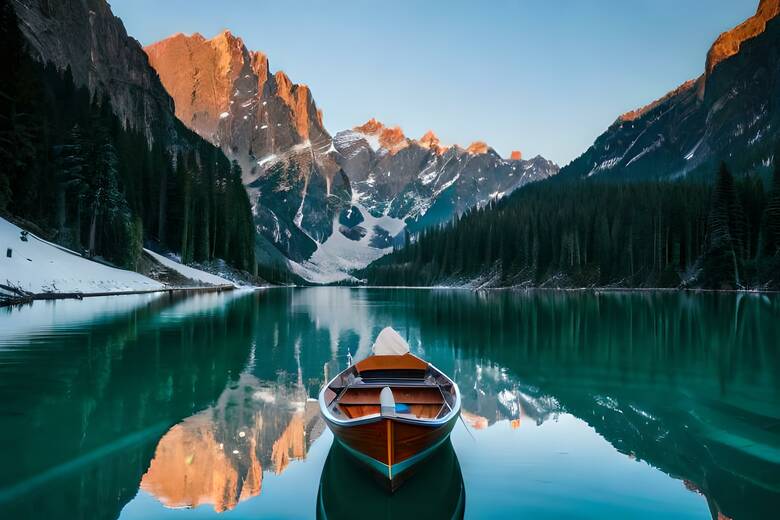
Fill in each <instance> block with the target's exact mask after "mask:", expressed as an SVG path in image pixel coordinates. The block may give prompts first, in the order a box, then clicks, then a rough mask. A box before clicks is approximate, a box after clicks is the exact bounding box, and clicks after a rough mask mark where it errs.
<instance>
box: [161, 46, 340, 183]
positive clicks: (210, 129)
mask: <svg viewBox="0 0 780 520" xmlns="http://www.w3.org/2000/svg"><path fill="white" fill-rule="evenodd" d="M146 52H147V54H148V55H149V62H150V63H151V65H152V67H154V69H155V70H156V71H157V73H158V74H159V75H160V79H161V80H162V83H163V85H164V86H165V88H166V89H167V90H168V92H169V93H170V94H171V96H172V97H173V98H174V99H175V100H176V115H177V116H178V117H179V119H181V120H182V121H183V122H184V124H186V125H187V126H189V127H190V128H191V129H192V130H194V131H196V132H197V133H198V134H200V135H201V136H202V137H204V138H206V139H208V140H209V141H211V142H213V143H214V144H216V145H218V146H221V147H222V149H223V151H224V152H225V153H226V154H227V155H228V156H230V157H231V158H233V159H235V160H237V161H238V162H239V164H240V165H241V167H242V170H243V174H244V179H245V181H246V182H250V181H252V180H254V179H256V178H257V177H258V176H259V175H260V174H262V173H263V172H264V171H265V170H266V169H267V167H268V166H270V165H271V164H273V163H274V162H276V161H278V160H280V159H282V158H285V157H291V156H298V157H297V160H298V162H302V161H305V162H307V165H309V164H308V163H310V162H311V160H312V159H313V160H314V161H315V162H316V163H317V166H318V167H319V168H320V169H321V170H323V173H325V174H326V175H327V177H328V178H329V179H331V178H332V176H333V175H334V174H335V173H336V172H337V171H338V167H337V166H336V165H335V162H333V160H332V155H333V154H332V152H333V151H332V149H331V138H330V135H329V134H328V132H327V131H326V130H325V128H324V127H323V124H322V112H321V111H320V110H319V109H318V108H317V105H316V104H315V102H314V99H313V98H312V95H311V91H310V90H309V88H308V87H307V86H306V85H299V84H295V83H293V82H292V81H291V80H290V78H289V77H288V76H287V75H286V74H285V73H284V72H282V71H277V72H276V73H273V74H272V73H271V72H270V69H269V64H268V58H267V57H266V56H265V54H263V53H262V52H256V51H250V50H248V49H247V48H246V46H245V45H244V42H243V40H241V38H238V37H236V36H234V35H233V34H231V33H230V31H223V32H221V33H220V34H218V35H217V36H215V37H214V38H211V39H209V40H207V39H206V38H204V37H203V36H202V35H200V34H198V33H195V34H193V35H191V36H187V35H184V34H181V33H179V34H176V35H174V36H171V37H169V38H166V39H164V40H161V41H159V42H157V43H154V44H152V45H149V46H148V47H146Z"/></svg>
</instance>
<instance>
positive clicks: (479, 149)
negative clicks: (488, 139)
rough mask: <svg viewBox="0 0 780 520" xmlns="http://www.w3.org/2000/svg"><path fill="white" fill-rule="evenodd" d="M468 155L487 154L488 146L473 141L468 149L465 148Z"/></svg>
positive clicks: (481, 142)
mask: <svg viewBox="0 0 780 520" xmlns="http://www.w3.org/2000/svg"><path fill="white" fill-rule="evenodd" d="M466 150H468V152H469V153H471V154H475V155H476V154H481V153H487V151H488V145H487V143H485V142H483V141H474V142H473V143H471V144H470V145H469V147H468V148H466Z"/></svg>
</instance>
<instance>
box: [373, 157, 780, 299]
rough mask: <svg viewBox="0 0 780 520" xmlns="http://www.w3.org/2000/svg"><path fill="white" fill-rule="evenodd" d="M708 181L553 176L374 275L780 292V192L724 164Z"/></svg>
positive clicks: (441, 231)
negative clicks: (711, 181) (614, 180)
mask: <svg viewBox="0 0 780 520" xmlns="http://www.w3.org/2000/svg"><path fill="white" fill-rule="evenodd" d="M712 176H713V178H715V179H716V180H715V182H714V185H713V184H706V183H703V182H637V183H627V184H618V183H602V182H598V181H595V180H590V181H578V182H570V181H565V180H552V179H551V180H549V181H543V182H540V183H536V184H532V185H529V186H527V187H525V188H522V189H521V190H520V191H519V192H517V193H515V194H513V195H512V196H510V197H509V198H508V199H506V200H504V201H501V202H499V203H497V204H491V205H490V206H488V207H486V208H482V209H478V210H475V211H472V212H470V213H469V214H467V215H465V216H464V217H463V218H461V219H459V220H457V221H454V222H452V223H450V224H447V225H446V226H443V227H440V228H436V229H431V230H428V231H424V232H423V233H422V234H421V235H420V236H419V238H418V239H417V240H416V241H413V242H412V243H408V244H407V245H406V246H405V247H404V248H402V249H400V250H398V251H396V252H394V253H393V254H392V255H390V256H388V257H385V258H383V259H381V260H378V261H377V262H375V263H374V264H372V265H371V266H369V268H368V269H366V270H365V271H364V272H363V273H362V276H364V277H366V278H367V279H368V282H369V283H371V284H375V285H449V284H457V285H463V284H470V285H474V286H480V285H485V286H518V285H519V286H533V287H539V286H541V287H553V288H554V287H606V286H615V287H704V288H712V289H734V288H777V287H780V232H779V231H780V168H776V170H775V174H774V180H773V182H772V187H771V189H769V190H767V189H766V188H765V183H764V181H763V180H762V179H761V178H760V177H757V176H743V177H740V178H738V179H736V180H735V178H734V177H733V176H732V174H731V173H730V172H729V170H728V168H727V167H726V166H725V165H723V166H722V167H721V169H720V170H719V171H718V172H712Z"/></svg>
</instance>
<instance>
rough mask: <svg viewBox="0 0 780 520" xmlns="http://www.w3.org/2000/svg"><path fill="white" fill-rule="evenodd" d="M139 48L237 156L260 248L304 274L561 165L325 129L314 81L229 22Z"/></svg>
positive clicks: (204, 129) (360, 130)
mask: <svg viewBox="0 0 780 520" xmlns="http://www.w3.org/2000/svg"><path fill="white" fill-rule="evenodd" d="M145 50H146V52H147V54H148V56H149V63H150V64H151V66H152V67H154V69H155V70H156V71H157V73H158V74H159V76H160V79H161V81H162V84H163V85H164V86H165V88H166V89H167V90H168V92H169V94H170V95H171V96H172V97H173V99H174V101H175V106H176V115H177V116H178V117H179V119H181V121H182V122H184V124H186V125H187V126H188V127H190V128H191V129H192V130H194V131H195V132H197V133H198V134H199V135H201V136H202V137H203V138H205V139H207V140H209V141H210V142H212V143H214V144H215V145H217V146H220V147H221V148H222V150H223V151H224V152H225V154H227V155H228V156H229V157H231V158H232V159H234V160H236V161H238V163H239V164H240V165H241V167H242V171H243V178H244V182H245V184H246V186H247V190H248V192H249V195H250V199H251V201H252V204H253V208H254V209H253V211H254V219H255V225H256V228H257V230H258V232H259V235H260V237H259V238H258V244H259V246H258V257H260V258H264V259H265V261H268V262H284V263H285V264H287V265H288V266H289V267H290V268H291V269H292V270H293V271H294V272H296V273H297V274H299V275H301V276H302V277H303V278H305V279H307V280H309V281H317V282H333V281H339V280H341V279H345V278H349V272H350V271H352V270H354V269H357V268H361V267H365V266H366V265H367V264H368V263H370V262H371V261H373V260H375V259H376V258H379V257H380V256H382V255H383V254H386V253H387V252H389V251H390V250H391V248H392V246H393V244H399V243H402V241H403V236H404V233H405V231H408V232H412V233H414V232H417V231H420V230H422V229H425V228H426V227H429V226H431V225H436V224H440V223H443V222H446V221H448V220H450V219H451V218H452V217H454V216H456V215H460V214H462V213H464V212H465V211H467V210H468V209H470V208H473V207H476V206H479V205H483V204H485V203H486V202H488V201H489V200H491V199H494V198H499V197H501V196H503V195H505V194H507V193H510V192H511V191H512V190H514V189H516V188H518V187H519V186H522V185H523V184H525V183H527V182H530V181H534V180H539V179H543V178H546V177H548V176H550V175H554V174H555V173H557V171H558V167H557V165H555V164H554V163H552V162H551V161H548V160H545V159H544V158H542V157H536V158H533V159H531V160H529V161H524V160H522V159H521V154H520V152H519V151H517V152H514V153H513V154H512V156H510V158H508V159H503V158H501V157H500V156H499V155H498V154H497V153H496V152H495V151H494V150H493V149H492V148H490V147H489V146H488V145H487V144H485V143H481V142H476V143H472V144H471V145H470V146H468V147H467V148H462V147H460V146H457V145H453V146H444V145H443V144H441V143H440V142H439V140H438V138H437V137H436V136H435V135H434V134H433V132H428V133H427V134H426V135H425V136H423V137H422V138H420V139H410V138H407V137H406V136H405V135H404V133H403V131H402V130H401V129H400V128H398V127H386V126H385V125H383V124H382V123H379V122H377V121H376V120H374V119H372V120H370V121H368V122H367V123H365V124H364V125H361V126H357V127H355V128H353V129H351V130H345V131H341V132H338V133H337V134H336V135H335V137H331V135H330V134H329V133H328V131H327V130H326V129H325V125H324V124H323V113H322V111H321V110H320V109H319V108H318V107H317V105H316V103H315V101H314V99H313V97H312V93H311V91H310V89H309V88H308V87H307V86H306V85H302V84H296V83H293V82H292V81H291V80H290V78H289V77H288V76H287V75H286V74H285V73H284V72H282V71H277V72H275V73H271V71H270V68H269V61H268V58H267V57H266V55H265V54H263V53H261V52H257V51H251V50H249V49H247V47H246V45H245V44H244V42H243V40H242V39H241V38H239V37H236V36H234V35H233V34H232V33H230V32H229V31H223V32H222V33H220V34H218V35H217V36H215V37H213V38H211V39H206V38H204V37H203V36H202V35H200V34H197V33H196V34H192V35H184V34H181V33H179V34H175V35H173V36H171V37H169V38H166V39H164V40H161V41H159V42H156V43H154V44H151V45H149V46H147V47H146V48H145ZM270 246H272V248H271V247H270ZM279 253H281V255H280V254H279Z"/></svg>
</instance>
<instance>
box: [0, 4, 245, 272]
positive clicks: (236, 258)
mask: <svg viewBox="0 0 780 520" xmlns="http://www.w3.org/2000/svg"><path fill="white" fill-rule="evenodd" d="M101 5H103V4H101ZM22 7H23V8H25V9H28V6H22ZM99 7H100V6H98V7H96V8H99ZM35 8H36V9H38V11H34V10H31V9H28V11H29V12H35V13H38V12H39V13H40V15H41V17H42V18H45V17H46V16H49V15H51V16H52V19H53V18H54V15H53V14H51V13H49V9H52V8H51V7H50V6H48V4H47V3H46V2H43V3H41V4H40V5H36V6H35ZM110 20H115V19H114V18H113V17H111V18H110ZM43 22H45V24H44V26H48V25H46V24H48V23H49V20H43ZM52 23H54V22H52ZM57 23H59V22H57ZM27 27H31V25H30V24H28V25H27ZM54 27H57V26H54ZM120 27H121V24H120ZM47 33H48V34H47V37H50V38H51V37H52V36H51V34H52V33H55V34H56V33H57V30H56V29H55V30H48V31H47ZM117 35H118V36H119V37H120V38H121V37H123V40H124V41H121V40H120V45H121V44H124V45H125V48H124V50H125V52H130V53H132V52H134V49H133V48H132V45H128V42H129V43H135V45H137V42H132V41H130V40H128V39H127V36H126V34H124V30H123V29H122V30H121V31H118V30H117V31H116V34H113V35H110V36H117ZM101 36H104V37H105V40H106V41H109V42H111V39H110V38H109V37H108V36H105V35H101ZM54 37H55V38H58V37H62V38H64V36H61V35H56V36H54ZM68 37H69V38H71V41H74V42H76V43H75V44H74V45H80V44H81V43H83V42H80V41H79V40H78V35H69V36H68ZM0 39H1V40H2V41H1V42H0V43H1V44H2V53H0V60H2V65H1V66H2V67H3V70H5V71H11V73H10V74H4V75H3V76H2V78H0V161H2V169H0V212H3V213H7V214H10V215H11V216H13V217H15V218H17V219H23V220H25V221H27V224H28V225H31V226H32V227H33V228H34V229H36V231H38V232H39V233H41V234H42V235H43V236H45V237H47V238H51V239H54V240H56V241H57V242H59V243H61V244H63V245H65V246H67V247H70V248H73V249H76V250H79V251H89V253H90V254H91V255H95V256H100V257H103V258H106V259H108V260H109V261H111V262H114V263H116V264H118V265H122V266H124V267H128V268H137V267H138V261H139V258H140V256H141V248H142V246H143V243H144V242H147V243H155V244H157V245H159V246H161V247H162V248H164V249H168V250H170V251H174V252H176V253H179V254H180V255H181V257H182V260H183V261H185V262H188V261H209V260H212V259H215V258H221V259H224V260H226V261H227V262H228V263H230V264H231V265H233V266H235V267H237V268H239V269H243V270H247V271H254V270H255V261H254V228H253V224H252V219H251V212H250V206H249V201H248V198H247V195H246V192H245V190H244V188H243V185H242V182H241V171H240V168H239V167H238V165H237V164H231V162H230V161H229V160H228V159H227V158H226V157H225V155H224V154H223V153H222V152H221V151H220V150H219V149H218V148H216V147H214V146H213V145H211V144H210V143H208V142H206V141H204V140H203V139H202V138H200V137H199V136H198V135H196V134H195V133H193V132H192V131H190V130H189V129H187V128H186V127H184V125H182V124H181V123H180V122H179V121H178V120H176V119H175V117H173V115H172V103H171V102H170V98H167V96H158V99H157V100H156V103H157V104H158V105H159V107H157V110H155V109H151V108H149V107H140V109H139V107H138V106H122V105H121V103H120V98H119V97H118V96H117V94H116V93H117V92H118V91H121V89H122V88H125V89H128V90H131V91H132V89H133V88H135V86H134V85H130V86H128V84H125V85H123V86H117V84H119V83H121V78H120V79H117V78H113V77H111V78H109V79H108V81H107V82H106V84H96V83H94V82H93V81H92V79H93V77H92V76H87V75H86V74H84V73H83V69H84V67H80V64H79V63H78V62H74V63H73V68H72V67H71V63H70V62H68V54H67V52H66V51H62V52H61V53H60V54H59V55H58V56H54V57H55V58H57V57H59V58H62V57H63V56H65V58H62V59H59V60H51V61H50V60H48V59H46V57H47V55H46V54H45V53H44V52H41V49H34V48H31V47H30V44H29V40H27V39H25V37H24V35H23V34H22V33H21V31H20V29H19V20H18V19H17V15H16V13H15V12H14V8H13V6H12V5H11V3H10V2H9V1H8V0H0ZM108 44H110V43H108ZM51 47H54V45H52V46H51ZM120 48H121V47H120ZM128 49H129V50H128ZM87 52H89V51H87ZM137 52H138V53H140V54H138V55H139V56H143V51H142V50H141V49H140V46H138V49H137ZM33 56H35V57H37V58H39V59H35V58H34V57H33ZM92 59H93V60H100V59H101V58H100V57H97V58H95V57H93V58H92ZM106 59H108V58H106ZM66 62H67V63H66ZM143 65H144V63H143V62H141V63H140V66H143ZM146 68H147V69H149V67H148V64H146ZM93 69H94V67H93ZM93 69H90V74H91V73H92V72H93ZM149 71H150V75H151V77H154V72H153V71H151V69H149ZM136 72H137V71H136ZM145 72H146V71H144V70H142V73H145ZM128 73H130V74H132V73H133V71H129V72H128ZM85 78H89V81H87V79H85ZM160 92H163V93H164V91H162V89H160ZM144 96H146V98H144ZM138 97H139V98H142V100H143V101H144V102H146V103H149V101H148V97H150V96H149V95H148V93H146V92H144V93H141V94H139V95H138ZM166 98H167V99H166ZM129 99H132V97H130V98H129ZM166 106H170V117H167V116H166V114H167V111H166ZM160 107H162V108H160ZM118 114H119V115H118Z"/></svg>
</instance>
